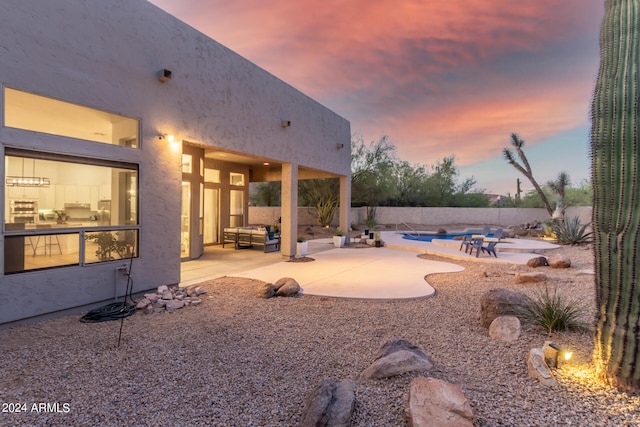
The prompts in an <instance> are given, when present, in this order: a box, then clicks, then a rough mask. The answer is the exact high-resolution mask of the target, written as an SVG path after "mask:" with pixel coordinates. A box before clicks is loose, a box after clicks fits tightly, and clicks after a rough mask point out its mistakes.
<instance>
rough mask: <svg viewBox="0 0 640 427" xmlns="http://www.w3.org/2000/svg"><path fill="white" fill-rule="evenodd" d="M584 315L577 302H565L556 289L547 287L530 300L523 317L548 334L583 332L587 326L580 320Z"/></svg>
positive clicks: (583, 309) (581, 305) (580, 305)
mask: <svg viewBox="0 0 640 427" xmlns="http://www.w3.org/2000/svg"><path fill="white" fill-rule="evenodd" d="M585 313H586V309H585V306H584V305H583V304H582V303H580V302H579V301H569V300H566V299H565V298H564V297H563V296H562V295H561V294H559V293H558V289H557V288H553V291H550V290H549V288H548V287H545V288H544V290H542V291H538V292H537V294H536V295H535V296H534V297H533V298H531V304H530V305H529V306H528V307H527V308H526V311H525V314H524V317H525V318H527V319H529V320H531V321H532V322H534V323H536V324H538V325H539V326H541V327H543V328H544V329H545V331H547V332H548V333H551V332H556V331H583V330H587V329H588V325H587V324H586V323H585V322H583V321H582V320H580V319H581V318H582V317H583V315H584V314H585Z"/></svg>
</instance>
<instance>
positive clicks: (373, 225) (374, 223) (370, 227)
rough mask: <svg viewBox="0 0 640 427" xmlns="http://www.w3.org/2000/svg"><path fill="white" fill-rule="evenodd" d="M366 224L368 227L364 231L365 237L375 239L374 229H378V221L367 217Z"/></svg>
mask: <svg viewBox="0 0 640 427" xmlns="http://www.w3.org/2000/svg"><path fill="white" fill-rule="evenodd" d="M364 224H365V226H366V227H365V229H364V234H365V237H366V236H367V235H369V238H370V239H373V236H372V234H373V229H374V228H376V226H377V225H378V221H376V219H375V218H374V217H372V216H370V217H367V219H366V220H365V221H364Z"/></svg>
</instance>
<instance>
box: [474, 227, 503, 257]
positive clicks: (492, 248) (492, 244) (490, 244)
mask: <svg viewBox="0 0 640 427" xmlns="http://www.w3.org/2000/svg"><path fill="white" fill-rule="evenodd" d="M503 233H504V230H503V229H502V228H498V229H497V230H496V232H495V233H494V234H493V237H492V238H490V239H487V240H485V241H486V242H487V245H486V246H484V245H483V246H481V247H480V249H481V250H482V253H485V252H486V253H488V254H489V256H491V254H493V256H494V257H496V258H498V254H496V245H497V244H498V243H499V242H500V239H502V234H503ZM476 255H477V252H476Z"/></svg>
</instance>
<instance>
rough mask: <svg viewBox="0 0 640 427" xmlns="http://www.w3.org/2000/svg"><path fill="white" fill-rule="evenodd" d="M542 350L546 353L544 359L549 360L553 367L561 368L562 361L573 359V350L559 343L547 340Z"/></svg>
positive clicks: (548, 362) (550, 365)
mask: <svg viewBox="0 0 640 427" xmlns="http://www.w3.org/2000/svg"><path fill="white" fill-rule="evenodd" d="M542 351H543V353H544V360H545V362H547V365H549V367H551V368H556V369H557V368H559V367H560V363H564V362H566V361H568V360H569V359H571V356H572V355H573V352H572V351H570V350H568V349H566V348H563V347H561V346H559V345H558V344H556V343H554V342H551V341H547V342H545V343H544V346H543V347H542Z"/></svg>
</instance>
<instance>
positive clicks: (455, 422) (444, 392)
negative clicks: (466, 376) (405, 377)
mask: <svg viewBox="0 0 640 427" xmlns="http://www.w3.org/2000/svg"><path fill="white" fill-rule="evenodd" d="M405 410H406V413H407V421H408V424H409V426H411V427H427V426H429V427H435V426H437V427H473V425H474V424H473V418H474V416H473V410H472V409H471V404H470V403H469V400H468V399H467V398H466V396H465V395H464V393H463V392H462V390H461V389H460V387H458V386H456V385H454V384H450V383H447V382H445V381H441V380H438V379H436V378H425V377H418V378H414V379H413V381H411V386H410V388H409V396H408V399H407V403H406V408H405Z"/></svg>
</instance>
